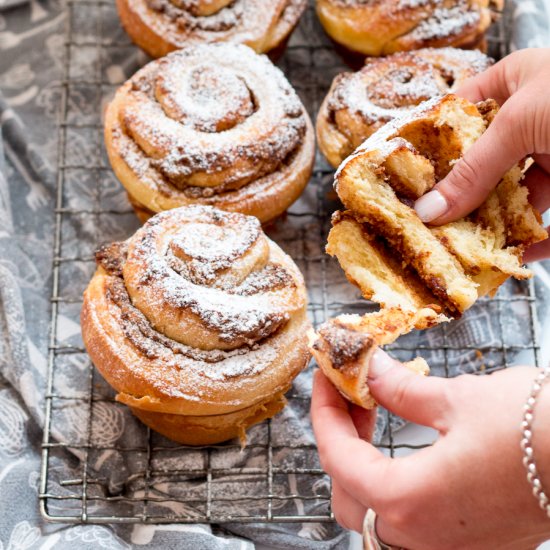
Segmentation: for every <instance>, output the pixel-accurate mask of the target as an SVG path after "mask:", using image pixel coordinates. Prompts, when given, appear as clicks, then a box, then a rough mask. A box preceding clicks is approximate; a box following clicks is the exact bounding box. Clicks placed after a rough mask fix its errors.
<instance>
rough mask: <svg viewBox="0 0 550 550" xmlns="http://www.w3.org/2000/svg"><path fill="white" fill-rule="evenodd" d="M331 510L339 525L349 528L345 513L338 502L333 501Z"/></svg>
mask: <svg viewBox="0 0 550 550" xmlns="http://www.w3.org/2000/svg"><path fill="white" fill-rule="evenodd" d="M332 511H333V513H334V519H335V520H336V523H338V525H339V526H340V527H342V528H344V529H348V530H349V529H351V527H350V525H349V524H348V521H347V518H346V514H345V513H344V512H343V510H342V507H341V506H340V504H339V503H335V504H334V505H333V508H332Z"/></svg>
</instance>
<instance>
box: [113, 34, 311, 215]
mask: <svg viewBox="0 0 550 550" xmlns="http://www.w3.org/2000/svg"><path fill="white" fill-rule="evenodd" d="M105 142H106V148H107V152H108V155H109V160H110V162H111V165H112V167H113V170H114V172H115V174H116V175H117V177H118V179H119V180H120V181H121V183H122V184H123V185H124V187H125V188H126V190H127V191H128V194H129V195H130V197H131V202H132V203H133V204H135V205H139V206H138V208H137V209H136V211H137V213H138V214H139V215H141V216H143V217H144V215H145V213H146V212H147V211H151V212H160V211H162V210H169V209H172V208H177V207H179V206H186V205H190V204H205V205H210V206H214V207H216V208H221V209H223V210H228V211H232V212H242V213H245V214H248V215H252V216H255V217H257V218H259V219H260V220H261V221H262V222H263V223H265V222H268V221H271V220H273V219H275V218H276V217H278V216H280V215H281V214H282V213H283V212H284V211H285V210H286V209H287V208H288V207H289V206H290V205H291V204H292V202H294V201H295V200H296V199H297V198H298V197H299V196H300V194H301V193H302V191H303V189H304V187H305V186H306V184H307V182H308V180H309V177H310V175H311V170H312V166H313V157H314V138H313V129H312V126H311V121H310V120H309V117H308V115H307V113H306V112H305V109H304V107H303V105H302V104H301V102H300V100H299V98H298V96H297V95H296V93H295V92H294V90H293V89H292V87H291V86H290V84H289V83H288V81H287V80H286V79H285V78H284V76H283V74H282V73H281V72H280V71H279V70H278V69H277V68H276V67H274V66H273V65H272V64H271V63H270V62H269V60H267V59H266V58H264V57H262V56H257V55H256V54H254V52H252V51H251V50H250V49H249V48H247V47H246V46H239V45H230V44H224V45H215V44H211V45H202V46H196V47H193V48H188V49H186V50H182V51H179V52H175V53H173V54H171V55H169V56H167V57H166V58H163V59H161V60H158V61H155V62H152V63H150V64H148V65H146V66H145V67H144V68H143V69H141V70H140V71H138V73H136V75H134V77H133V78H132V79H131V80H129V81H128V82H127V83H126V84H124V85H123V86H122V87H121V88H120V89H119V90H118V92H117V94H116V95H115V98H114V99H113V101H112V102H111V103H110V105H109V107H108V109H107V113H106V118H105Z"/></svg>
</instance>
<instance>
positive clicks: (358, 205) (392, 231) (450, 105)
mask: <svg viewBox="0 0 550 550" xmlns="http://www.w3.org/2000/svg"><path fill="white" fill-rule="evenodd" d="M497 109H498V107H497V105H496V104H495V103H494V102H493V101H492V100H489V101H487V102H484V103H481V104H478V105H477V106H476V105H473V104H471V103H469V102H468V101H466V100H464V99H461V98H458V97H456V96H453V95H447V96H444V97H442V98H435V99H433V100H430V101H427V102H425V103H423V104H422V105H420V106H419V107H417V108H416V109H414V110H413V111H411V112H409V113H407V114H405V115H403V116H401V117H399V118H396V119H394V120H393V121H392V122H390V123H388V124H387V125H386V126H384V127H383V128H382V129H380V130H378V132H376V133H375V134H373V135H372V136H371V137H370V138H369V139H367V141H365V143H363V145H361V147H359V148H358V149H357V150H356V151H355V153H354V154H353V155H352V156H350V157H349V158H348V159H346V160H345V161H344V163H343V164H342V165H341V166H340V168H339V170H338V172H337V173H336V176H335V186H336V190H337V192H338V195H339V197H340V199H341V200H342V202H343V203H344V205H345V207H346V208H347V209H348V210H347V211H346V212H343V213H337V214H336V215H335V216H334V217H333V227H332V229H331V232H330V234H329V238H328V246H327V252H328V253H329V254H331V255H333V256H335V257H336V258H337V259H338V261H339V262H340V264H341V266H342V268H343V269H344V271H345V273H346V276H347V277H348V279H349V280H350V281H351V282H352V283H354V284H355V285H357V286H358V287H359V288H360V289H361V293H362V294H363V296H364V297H365V298H367V299H371V300H374V301H375V302H377V303H379V304H380V306H381V308H382V309H381V311H380V312H379V313H377V314H371V315H366V316H364V317H363V318H362V319H360V320H359V319H358V320H357V323H355V324H354V325H353V326H352V327H351V328H350V326H349V322H347V321H346V319H345V318H337V319H336V320H332V321H329V322H328V323H327V325H326V326H322V327H321V328H320V329H319V340H323V341H324V343H323V344H319V343H317V342H315V343H314V344H313V347H312V351H313V353H314V355H315V357H316V359H317V361H318V363H319V364H320V365H321V367H322V368H323V370H324V371H325V372H326V374H327V375H328V376H329V377H332V378H335V377H336V375H335V373H334V372H333V370H334V369H336V370H338V369H341V367H338V366H337V365H336V363H334V357H335V351H334V348H335V347H338V346H340V343H339V338H342V339H344V338H349V337H350V336H349V335H350V334H352V333H354V332H358V333H359V334H360V335H361V338H365V337H366V336H368V337H369V338H370V339H371V340H372V342H371V347H372V346H373V345H376V344H378V345H381V344H385V343H389V342H392V341H393V340H395V339H396V338H397V337H398V336H399V335H400V334H404V333H406V332H409V331H410V330H411V329H412V328H417V329H422V328H427V327H429V326H431V325H433V324H437V323H439V322H441V321H444V320H448V319H447V317H449V316H450V317H453V316H454V317H456V316H460V315H461V314H462V313H463V312H464V311H466V310H467V309H468V308H469V307H471V306H472V305H473V303H474V302H475V301H476V300H477V299H478V298H479V297H480V296H484V295H486V294H491V295H492V294H494V293H495V292H496V290H497V289H498V287H499V286H500V285H501V284H502V283H503V282H504V281H505V280H506V279H508V278H509V277H515V278H517V279H526V278H528V277H530V276H531V273H530V271H529V270H527V269H526V268H525V267H523V266H522V265H521V264H522V255H523V251H524V249H525V248H526V247H527V246H529V245H531V244H533V243H536V242H538V241H541V240H544V239H546V238H547V233H546V231H545V230H544V228H543V227H542V225H541V218H540V215H539V213H538V212H537V211H536V210H535V209H534V208H533V207H532V206H531V205H530V204H529V201H528V190H527V188H526V187H524V186H523V185H522V184H521V180H522V179H523V173H524V170H523V169H522V168H521V167H520V166H515V167H513V168H512V169H511V170H510V171H509V172H508V173H507V174H506V175H505V176H504V178H503V179H502V181H501V182H500V183H499V184H498V185H497V187H496V188H495V190H494V191H493V192H492V193H491V194H490V195H489V197H488V199H487V200H486V202H485V203H484V204H483V205H482V206H481V207H480V208H478V210H476V211H475V212H473V213H472V214H471V215H469V216H468V217H466V218H464V219H461V220H458V221H455V222H452V223H448V224H445V225H442V226H438V227H430V226H428V225H425V224H424V223H423V222H422V221H421V220H420V218H419V217H418V216H417V214H416V212H415V211H414V208H413V206H414V200H416V199H418V198H419V197H421V196H422V195H423V194H424V193H426V192H428V191H429V190H430V189H431V188H432V187H433V186H434V185H435V184H436V183H437V182H438V181H439V180H441V179H442V178H444V177H445V176H446V175H447V174H448V173H449V172H450V170H451V168H452V166H453V165H454V164H455V163H456V161H457V160H459V159H460V158H461V156H462V155H463V154H464V153H465V152H466V151H467V150H468V148H469V147H471V146H472V145H473V143H475V141H476V140H477V139H478V138H479V136H481V134H482V133H483V132H484V131H485V129H486V127H487V124H488V123H490V121H491V120H492V119H493V118H494V116H495V114H496V111H497ZM344 317H347V316H344ZM334 326H337V327H339V330H338V331H337V333H334V331H333V328H334ZM342 326H344V327H345V329H346V331H343V330H342ZM349 330H351V333H349ZM327 331H329V332H330V331H332V332H333V335H332V337H331V338H330V339H328V340H327V338H326V337H325V336H324V334H326V333H327ZM335 334H338V335H339V336H335ZM357 338H358V337H355V340H357ZM342 342H344V340H342ZM341 347H345V343H342V344H341ZM365 368H367V366H366V367H365ZM352 370H353V369H352ZM353 372H359V371H358V370H357V369H355V370H353ZM361 372H362V371H361ZM336 378H337V377H336ZM355 384H357V385H358V387H362V385H363V384H364V380H359V379H356V380H355ZM340 389H341V390H342V388H340ZM342 391H344V390H342ZM357 391H359V390H357ZM348 393H349V390H348ZM357 395H358V394H357ZM365 395H366V394H365ZM368 404H370V402H369V401H368V400H366V401H365V405H368Z"/></svg>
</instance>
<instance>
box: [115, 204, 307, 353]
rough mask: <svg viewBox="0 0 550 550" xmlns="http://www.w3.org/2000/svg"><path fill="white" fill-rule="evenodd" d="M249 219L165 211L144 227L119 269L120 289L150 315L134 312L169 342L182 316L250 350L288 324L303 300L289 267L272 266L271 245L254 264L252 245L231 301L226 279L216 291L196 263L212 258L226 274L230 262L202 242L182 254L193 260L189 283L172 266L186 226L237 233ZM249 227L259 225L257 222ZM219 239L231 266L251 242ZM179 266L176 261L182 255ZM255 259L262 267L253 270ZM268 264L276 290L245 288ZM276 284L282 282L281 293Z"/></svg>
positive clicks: (199, 209)
mask: <svg viewBox="0 0 550 550" xmlns="http://www.w3.org/2000/svg"><path fill="white" fill-rule="evenodd" d="M250 220H252V218H250V217H248V216H244V215H242V214H229V213H225V212H221V211H217V210H214V209H212V208H210V207H204V206H192V207H187V208H180V209H175V210H171V211H168V212H163V213H161V214H158V215H157V216H155V217H154V218H152V219H151V220H149V222H147V223H146V224H145V226H144V227H143V228H142V229H140V230H139V231H138V232H137V233H136V235H135V236H134V238H132V239H131V241H130V245H129V252H128V258H127V261H126V263H125V266H124V279H125V283H126V286H127V287H128V289H129V291H130V294H131V295H132V297H133V300H134V303H137V304H146V306H147V308H148V309H147V312H145V310H144V309H143V305H141V306H139V307H140V308H141V309H142V310H143V311H144V312H145V313H146V315H147V316H148V317H149V319H150V320H151V321H152V322H153V324H154V325H155V326H161V325H162V326H164V328H165V332H166V334H168V335H170V334H169V332H168V331H169V330H170V325H171V324H175V328H174V331H179V330H180V326H181V322H182V318H181V315H182V313H183V312H185V311H189V312H190V313H192V314H193V315H194V316H196V317H197V318H198V320H200V323H201V324H202V325H203V326H204V327H205V328H206V329H207V330H215V331H217V332H218V333H219V339H220V340H221V341H223V342H226V343H227V344H229V345H232V343H233V342H235V343H237V344H238V343H240V342H243V341H244V342H247V343H249V344H251V343H254V342H256V341H258V340H260V339H262V338H264V337H266V336H268V335H269V334H271V333H273V332H274V331H276V330H277V329H278V328H279V327H280V326H281V325H282V324H283V323H285V322H286V321H287V320H288V318H289V315H290V313H291V312H292V311H294V310H296V309H299V308H301V307H302V306H303V298H301V297H300V293H299V291H298V290H297V281H296V280H295V278H294V277H293V274H292V273H291V272H289V271H288V268H287V266H284V265H278V261H277V259H276V258H273V256H272V254H271V250H272V248H273V247H274V246H275V245H273V244H270V245H269V246H270V248H269V249H268V250H269V253H268V256H267V257H266V258H265V259H264V258H263V256H262V250H260V253H259V255H258V256H257V257H256V256H254V254H255V249H254V247H255V246H256V243H254V244H252V245H251V247H250V249H249V250H248V251H247V253H249V254H251V255H252V259H253V261H252V263H251V264H250V265H247V264H246V263H242V264H240V265H241V271H242V270H243V269H244V270H246V272H245V273H244V277H243V274H242V273H241V274H240V275H241V278H242V281H241V283H240V284H239V285H237V286H235V287H234V288H232V289H230V290H231V292H230V293H229V294H230V296H231V298H230V299H229V297H228V292H227V288H224V287H227V286H228V283H230V282H231V281H232V279H231V277H229V278H226V279H225V281H226V283H225V284H224V285H222V287H221V288H220V287H219V286H217V285H214V286H211V283H212V271H211V268H208V267H205V268H203V269H201V268H197V264H198V263H201V262H202V263H204V264H208V262H209V258H210V259H213V261H214V264H216V262H220V263H219V264H218V265H215V269H214V270H219V269H225V266H227V261H228V257H227V256H225V257H224V256H221V257H220V256H219V255H217V253H216V252H214V253H213V254H209V253H208V251H205V247H204V246H203V244H204V243H203V244H201V242H200V239H198V240H194V241H193V240H188V241H187V242H186V243H185V245H186V246H187V250H188V251H189V249H191V251H192V253H193V254H194V255H195V256H194V257H193V258H189V259H190V260H192V261H194V262H195V267H194V269H193V275H194V277H193V278H187V276H186V275H188V273H189V272H188V271H182V272H179V273H178V272H177V271H174V269H173V264H172V263H171V262H170V254H169V250H170V248H171V243H172V242H173V241H174V239H176V242H177V239H180V243H181V239H182V237H181V236H182V235H183V234H184V233H185V232H187V231H188V230H189V229H191V230H192V228H193V226H191V228H189V224H190V223H191V224H193V222H197V221H201V222H202V223H208V222H209V223H210V224H211V225H212V226H213V227H215V226H221V227H224V226H227V227H239V226H241V225H246V224H247V223H248V222H250ZM254 223H257V221H256V220H254ZM224 237H225V239H226V245H227V249H228V251H232V252H230V257H232V258H233V259H234V258H235V257H236V256H239V255H240V256H242V255H243V251H242V249H241V248H242V246H243V243H244V242H250V241H251V240H252V239H248V241H247V240H246V237H245V240H244V241H240V242H239V240H236V242H235V239H236V237H235V232H233V231H229V232H227V233H226V234H225V235H224ZM183 239H184V240H185V237H183ZM232 239H233V240H234V242H233V243H231V240H232ZM191 243H192V244H191ZM257 246H262V243H257ZM176 247H177V245H176ZM270 256H271V257H270ZM179 259H180V260H181V255H180V258H179ZM260 260H263V263H260V264H259V265H258V262H259V261H260ZM269 265H272V266H273V265H274V266H278V268H279V269H278V270H273V269H271V271H269V270H268V271H266V275H268V277H267V278H266V281H270V282H271V283H272V284H273V286H269V287H268V288H265V287H264V286H262V285H258V284H257V283H256V282H255V279H254V278H253V279H252V284H251V285H247V284H246V279H247V278H248V276H249V275H251V274H252V273H253V272H257V271H262V269H264V268H265V267H267V266H269ZM281 270H283V271H285V274H284V276H281V275H280V274H279V273H278V271H281ZM201 276H202V279H201ZM281 281H284V283H285V284H284V285H283V286H281ZM160 312H162V313H160ZM157 315H158V320H157V318H156V317H157Z"/></svg>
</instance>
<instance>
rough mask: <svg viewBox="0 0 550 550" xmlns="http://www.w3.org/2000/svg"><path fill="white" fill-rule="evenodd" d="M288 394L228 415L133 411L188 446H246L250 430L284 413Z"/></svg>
mask: <svg viewBox="0 0 550 550" xmlns="http://www.w3.org/2000/svg"><path fill="white" fill-rule="evenodd" d="M283 394H284V392H281V393H279V394H277V395H276V396H275V397H274V398H273V399H270V400H269V401H267V402H266V403H258V404H255V405H251V406H250V407H247V408H246V409H243V410H240V411H237V412H234V413H228V414H224V415H212V416H185V415H181V414H168V413H158V412H152V411H148V410H143V409H137V408H132V407H130V409H131V410H132V412H133V413H134V414H135V415H136V416H137V417H138V418H139V419H140V420H141V421H142V422H143V423H144V424H147V426H149V427H150V428H152V429H153V430H155V431H157V432H159V433H161V434H162V435H164V436H165V437H168V438H169V439H172V440H174V441H177V442H178V443H183V444H184V445H213V444H215V443H219V442H220V441H227V440H229V439H233V438H236V437H238V438H239V439H240V440H241V442H242V443H243V444H244V443H245V442H246V430H247V429H248V428H249V427H250V426H253V425H254V424H258V423H259V422H262V421H263V420H266V419H267V418H271V417H273V416H275V415H276V414H277V413H279V412H281V411H282V410H283V408H284V406H285V405H286V399H285V398H284V395H283Z"/></svg>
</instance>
